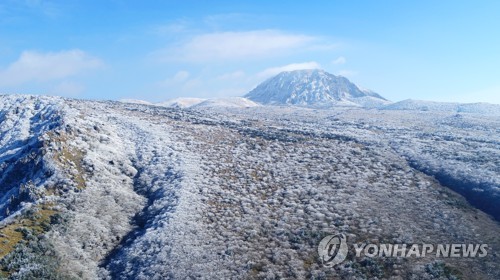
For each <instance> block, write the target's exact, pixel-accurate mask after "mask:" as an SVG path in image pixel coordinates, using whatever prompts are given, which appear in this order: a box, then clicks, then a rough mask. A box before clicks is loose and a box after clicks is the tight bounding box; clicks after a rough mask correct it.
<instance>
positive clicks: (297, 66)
mask: <svg viewBox="0 0 500 280" xmlns="http://www.w3.org/2000/svg"><path fill="white" fill-rule="evenodd" d="M319 68H321V65H320V64H319V63H317V62H316V61H309V62H303V63H291V64H288V65H284V66H279V67H272V68H267V69H265V70H264V71H262V72H259V73H257V77H258V78H261V79H262V78H269V77H272V76H274V75H277V74H279V73H281V72H284V71H294V70H303V69H319Z"/></svg>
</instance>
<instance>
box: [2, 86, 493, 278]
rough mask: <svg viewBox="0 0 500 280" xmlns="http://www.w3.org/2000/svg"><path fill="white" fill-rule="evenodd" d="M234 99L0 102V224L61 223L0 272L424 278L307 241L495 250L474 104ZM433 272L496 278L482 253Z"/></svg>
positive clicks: (486, 152) (482, 118)
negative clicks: (37, 213)
mask: <svg viewBox="0 0 500 280" xmlns="http://www.w3.org/2000/svg"><path fill="white" fill-rule="evenodd" d="M365 97H369V98H370V99H368V98H365ZM365 97H361V98H365V99H368V100H371V98H373V96H365ZM341 101H342V102H351V101H349V100H341ZM248 104H250V105H252V103H248V102H247V101H246V100H244V99H230V100H228V99H222V100H220V99H219V100H211V101H210V102H207V104H205V105H206V106H205V105H203V106H201V103H200V106H194V107H192V109H182V108H172V107H162V106H151V105H147V104H137V103H136V102H134V103H123V102H111V101H102V102H97V101H82V100H73V99H62V98H55V97H34V96H18V95H16V96H0V143H1V145H0V170H1V172H0V187H1V193H0V194H1V195H2V196H1V204H0V207H1V209H0V210H2V211H1V212H0V213H2V222H3V224H2V226H5V225H8V224H13V223H16V221H18V220H19V219H20V218H19V217H21V216H23V215H25V213H26V211H27V210H28V209H29V208H36V207H37V206H40V205H53V206H52V207H53V209H56V210H57V211H58V212H59V214H60V215H61V217H62V219H61V220H62V221H61V222H57V223H53V224H51V226H50V227H49V229H47V231H46V232H44V233H43V234H39V237H37V236H35V237H32V238H33V240H35V241H36V242H35V241H33V240H32V241H30V242H28V243H26V244H24V245H20V247H19V248H20V249H19V250H18V251H15V252H11V253H10V254H9V255H8V257H7V259H6V260H8V264H5V262H2V261H0V265H2V266H3V265H9V266H11V267H15V269H12V271H14V274H13V275H14V276H13V277H14V278H15V277H19V278H21V277H25V278H29V277H30V276H33V275H41V274H40V273H41V271H52V272H51V273H56V274H57V276H60V277H61V278H70V277H73V278H83V279H169V278H170V279H185V278H211V279H226V278H228V279H229V278H230V279H233V278H237V279H248V278H299V279H303V278H344V279H353V278H359V279H365V278H375V277H377V278H379V279H380V278H390V277H393V276H394V277H398V276H401V275H406V274H407V273H411V274H415V277H416V279H417V278H418V279H430V278H431V276H430V275H429V272H428V270H426V269H425V267H430V266H432V264H433V263H434V260H433V259H407V260H393V259H375V260H373V263H371V264H370V266H368V267H365V266H363V265H362V264H363V263H365V264H366V262H362V260H356V259H349V260H347V261H346V262H345V263H343V264H342V265H340V266H338V267H336V268H335V269H327V268H325V267H323V266H322V265H321V263H320V262H319V261H318V256H317V247H316V246H317V244H318V242H319V241H320V240H321V239H322V237H324V236H326V235H328V234H331V233H339V232H340V233H345V234H346V235H347V236H348V238H349V242H367V241H369V240H376V241H377V242H382V241H383V242H385V243H388V242H394V243H403V242H406V243H419V242H422V243H425V242H427V243H432V244H436V243H463V242H465V241H466V242H467V243H469V242H470V243H480V244H483V243H486V244H488V246H491V248H492V251H493V252H494V251H495V250H497V248H499V246H500V244H499V241H498V232H499V231H500V226H499V225H498V223H497V221H495V220H494V218H492V217H491V216H489V215H493V216H495V215H497V214H498V213H499V212H498V208H495V206H496V205H499V204H498V199H499V196H498V193H499V191H500V188H499V186H500V182H499V178H500V176H499V170H498V166H500V162H499V159H500V130H499V127H500V120H499V118H498V116H495V115H491V114H481V113H477V112H478V110H477V108H476V107H475V106H479V107H482V106H483V105H474V106H472V107H471V108H472V109H470V110H471V111H473V112H474V113H470V112H468V111H467V112H466V111H463V112H459V113H457V112H456V111H453V112H449V111H447V110H430V111H424V112H422V111H419V110H376V109H364V108H360V107H353V106H344V107H333V108H328V109H327V110H321V109H317V108H301V107H291V106H284V107H279V106H253V105H252V106H248ZM243 107H245V109H244V110H242V108H243ZM5 174H12V175H14V174H21V175H22V176H6V175H5ZM433 176H434V177H433ZM28 181H31V182H28ZM450 182H452V183H453V184H449V185H447V184H448V183H450ZM456 182H465V183H466V184H464V185H463V186H462V185H456V184H454V183H456ZM21 185H22V186H23V187H22V188H21ZM446 186H447V187H449V188H454V187H455V186H458V188H456V189H455V190H456V191H457V192H461V193H462V194H463V195H464V196H465V197H466V198H467V199H469V201H470V203H473V204H474V205H476V207H480V204H481V203H482V205H484V206H489V208H484V209H483V210H484V211H485V212H486V213H485V212H483V211H480V210H478V209H477V208H474V207H472V206H471V205H470V204H469V203H468V202H467V200H466V199H465V198H464V197H462V196H461V195H459V194H457V193H455V192H454V191H452V190H450V189H449V188H447V187H446ZM21 189H23V191H21ZM13 196H14V199H12V197H13ZM477 199H479V201H477ZM49 202H50V204H49ZM495 203H496V204H495ZM7 208H8V209H10V210H11V211H10V212H9V213H7V212H6V211H5V210H6V209H7ZM488 214H489V215H488ZM16 215H17V216H16ZM23 217H24V216H23ZM495 217H496V216H495ZM0 230H1V228H0ZM47 244H49V245H50V246H49V245H47ZM41 245H44V246H45V247H43V246H42V247H43V248H46V249H45V251H43V253H40V252H38V251H37V248H40V247H41ZM26 252H29V254H28V253H26ZM37 252H38V253H37ZM6 262H7V261H6ZM443 262H444V264H445V265H447V266H451V267H454V268H456V269H458V270H459V271H460V273H462V275H463V276H464V277H465V278H471V277H479V276H481V277H482V278H486V279H498V278H499V276H500V275H498V259H497V257H496V256H495V255H494V254H489V255H488V256H487V257H485V258H481V259H461V258H453V259H444V260H443ZM51 267H55V269H53V270H50V269H51ZM374 271H375V272H374ZM377 271H378V272H377ZM30 273H32V274H30ZM36 273H39V274H36ZM44 273H45V272H44ZM372 273H375V274H372ZM44 275H45V274H44ZM52 276H53V275H52ZM33 277H34V276H33ZM46 278H50V277H49V276H47V277H46ZM53 278H55V277H53Z"/></svg>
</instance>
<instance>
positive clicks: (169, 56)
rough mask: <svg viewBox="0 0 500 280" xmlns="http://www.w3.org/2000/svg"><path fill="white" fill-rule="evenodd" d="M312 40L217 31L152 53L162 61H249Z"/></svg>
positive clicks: (273, 33) (265, 32)
mask: <svg viewBox="0 0 500 280" xmlns="http://www.w3.org/2000/svg"><path fill="white" fill-rule="evenodd" d="M314 40H315V38H314V37H311V36H306V35H300V34H287V33H283V32H281V31H276V30H256V31H245V32H219V33H208V34H202V35H198V36H195V37H192V38H190V39H189V40H188V41H186V42H184V43H182V44H180V45H178V46H177V47H174V48H168V49H165V50H162V51H159V52H157V53H156V55H159V56H160V57H161V58H163V59H166V60H182V61H191V62H207V61H217V60H225V59H253V58H258V57H267V56H270V55H276V54H281V53H283V52H285V51H290V50H294V49H298V48H301V47H304V46H307V45H308V44H311V43H312V42H313V41H314Z"/></svg>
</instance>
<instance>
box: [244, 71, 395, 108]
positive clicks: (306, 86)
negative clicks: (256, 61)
mask: <svg viewBox="0 0 500 280" xmlns="http://www.w3.org/2000/svg"><path fill="white" fill-rule="evenodd" d="M245 97H246V98H248V99H251V100H253V101H255V102H258V103H261V104H269V105H297V106H309V107H329V106H367V107H380V106H382V105H386V104H389V103H390V102H389V101H387V100H386V99H384V98H383V97H381V96H380V95H378V94H376V93H374V92H372V91H369V90H361V89H359V88H358V87H357V86H356V85H355V84H353V83H351V82H350V81H349V80H348V79H347V78H344V77H342V76H335V75H332V74H330V73H327V72H325V71H323V70H297V71H290V72H282V73H280V74H278V75H277V76H275V77H273V78H270V79H268V80H267V81H265V82H263V83H262V84H260V85H258V86H257V87H256V88H255V89H253V90H252V91H250V92H249V93H248V94H247V95H245Z"/></svg>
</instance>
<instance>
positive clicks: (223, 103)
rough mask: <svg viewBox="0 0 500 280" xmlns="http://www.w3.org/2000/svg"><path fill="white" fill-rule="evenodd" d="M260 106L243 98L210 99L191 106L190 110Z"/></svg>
mask: <svg viewBox="0 0 500 280" xmlns="http://www.w3.org/2000/svg"><path fill="white" fill-rule="evenodd" d="M256 106H260V105H259V104H257V103H255V102H253V101H252V100H249V99H247V98H244V97H226V98H212V99H207V100H205V101H203V102H200V103H198V104H195V105H193V106H191V108H210V107H233V108H248V107H256Z"/></svg>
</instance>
